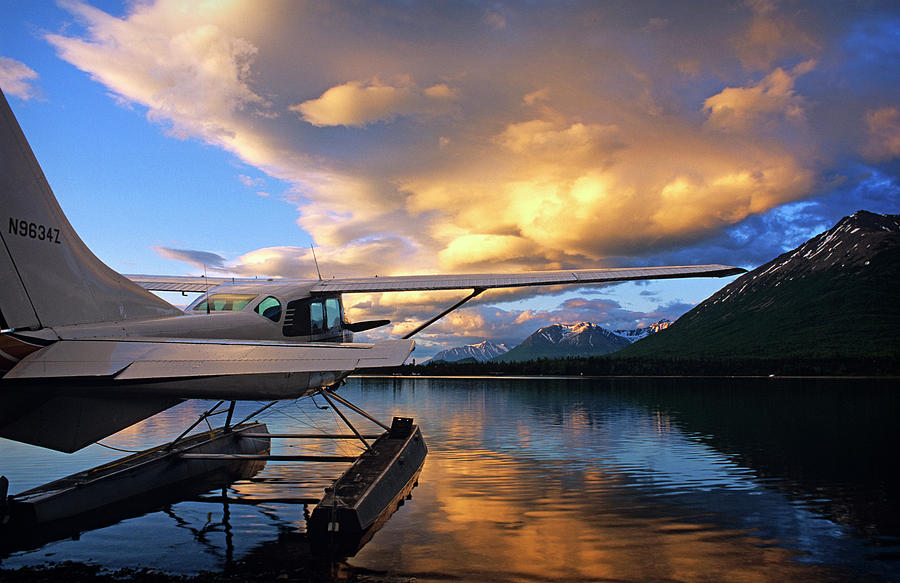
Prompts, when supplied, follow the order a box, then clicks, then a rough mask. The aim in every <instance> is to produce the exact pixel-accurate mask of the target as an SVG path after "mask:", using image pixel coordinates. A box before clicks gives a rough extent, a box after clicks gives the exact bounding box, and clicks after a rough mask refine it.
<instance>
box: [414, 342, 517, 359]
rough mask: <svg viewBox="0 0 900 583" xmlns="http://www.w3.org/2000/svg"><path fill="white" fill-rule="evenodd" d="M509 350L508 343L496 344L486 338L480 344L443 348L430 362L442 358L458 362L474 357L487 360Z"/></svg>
mask: <svg viewBox="0 0 900 583" xmlns="http://www.w3.org/2000/svg"><path fill="white" fill-rule="evenodd" d="M508 351H509V347H508V346H507V345H506V344H494V343H493V342H491V341H490V340H485V341H484V342H480V343H478V344H467V345H465V346H458V347H456V348H450V349H448V350H442V351H440V352H438V353H437V354H435V355H434V356H432V357H431V360H430V362H438V361H441V360H443V361H445V362H456V361H458V360H463V359H466V358H472V359H474V360H477V361H478V362H485V361H488V360H490V359H492V358H494V357H495V356H500V355H501V354H504V353H506V352H508Z"/></svg>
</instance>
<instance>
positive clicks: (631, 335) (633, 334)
mask: <svg viewBox="0 0 900 583" xmlns="http://www.w3.org/2000/svg"><path fill="white" fill-rule="evenodd" d="M671 325H672V321H671V320H660V321H659V322H654V323H653V324H650V325H649V326H641V327H639V328H634V329H632V330H613V334H615V335H617V336H621V337H622V338H624V339H625V340H628V341H629V342H637V341H638V340H641V339H642V338H646V337H647V336H650V335H651V334H654V333H656V332H659V331H660V330H665V329H666V328H668V327H669V326H671Z"/></svg>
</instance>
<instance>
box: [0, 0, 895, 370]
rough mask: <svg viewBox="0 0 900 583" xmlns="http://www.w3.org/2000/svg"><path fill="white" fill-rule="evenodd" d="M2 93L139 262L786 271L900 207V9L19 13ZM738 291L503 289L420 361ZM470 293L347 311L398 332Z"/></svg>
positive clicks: (177, 266) (296, 267)
mask: <svg viewBox="0 0 900 583" xmlns="http://www.w3.org/2000/svg"><path fill="white" fill-rule="evenodd" d="M0 10H2V15H3V25H2V34H0V87H2V88H3V91H4V93H5V94H6V96H7V98H8V99H9V100H10V102H11V105H12V107H13V110H14V112H15V114H16V116H17V117H18V119H19V123H20V124H21V125H22V127H23V129H24V131H25V133H26V135H27V137H28V139H29V141H30V143H31V145H32V148H33V149H34V150H35V153H36V155H37V157H38V160H39V161H40V163H41V165H42V167H43V169H44V172H45V173H46V175H47V178H48V180H49V182H50V184H51V186H52V187H53V189H54V192H55V193H56V196H57V198H58V199H59V201H60V204H61V205H62V206H63V209H64V210H65V211H66V213H67V215H68V217H69V219H70V221H71V222H72V224H73V225H74V226H75V228H76V229H77V230H78V232H79V234H80V235H81V236H82V238H83V239H84V240H85V241H86V242H87V243H88V245H89V246H90V247H91V248H92V249H93V250H94V251H95V253H96V254H97V255H98V256H99V257H100V258H101V259H103V260H104V261H106V262H107V263H108V264H109V265H110V266H112V267H113V268H115V269H117V270H119V271H122V272H126V273H159V274H197V273H200V272H202V270H203V269H204V267H203V266H204V265H205V266H206V269H207V270H209V271H211V272H218V273H230V274H237V275H282V276H292V277H306V276H314V274H315V269H314V267H313V265H312V262H311V257H310V254H309V245H310V244H312V243H314V244H315V245H316V247H317V254H318V256H319V260H320V263H321V264H322V269H323V273H324V274H325V275H326V276H327V275H332V274H333V275H336V276H344V275H346V276H350V275H371V274H376V273H377V274H403V273H435V272H473V271H475V272H484V271H515V270H522V269H527V270H533V269H556V268H575V267H598V266H639V265H655V264H692V263H727V264H732V265H740V266H743V267H747V268H752V267H755V266H757V265H759V264H761V263H764V262H765V261H768V260H769V259H771V258H772V257H774V256H775V255H777V254H779V253H781V252H783V251H784V250H787V249H790V248H792V247H794V246H796V245H798V244H800V243H801V242H803V241H804V240H806V239H807V238H808V237H810V236H812V235H814V234H815V233H817V232H820V231H821V230H823V229H825V228H828V227H830V226H831V225H833V224H834V223H835V222H836V221H837V220H838V219H839V218H840V217H842V216H844V215H847V214H850V213H852V212H854V211H856V210H858V209H866V210H871V211H874V212H882V213H897V212H900V209H898V207H900V204H898V201H900V196H898V195H900V182H898V176H900V97H898V96H900V90H898V82H900V77H898V76H897V75H893V74H888V72H890V71H896V70H898V68H900V8H898V7H897V6H896V4H895V3H891V2H884V3H879V2H868V3H866V4H865V5H851V4H849V3H841V4H838V3H829V4H827V5H822V4H820V3H815V2H781V3H779V2H768V1H764V0H759V1H748V2H733V3H719V4H716V5H715V6H705V5H699V4H696V3H678V2H675V3H672V2H638V3H625V4H614V3H604V4H601V5H598V4H597V3H581V2H571V3H566V4H562V5H561V4H559V3H540V2H539V3H529V4H527V5H523V4H519V3H509V4H506V3H502V2H490V3H479V2H468V3H450V4H444V5H438V6H434V5H431V4H427V3H421V4H407V3H365V4H363V5H358V4H344V3H330V4H323V3H304V2H287V1H284V2H277V1H271V2H266V3H250V2H233V1H232V2H228V1H217V2H212V1H210V2H179V1H175V0H171V1H165V0H159V1H144V2H126V3H122V2H89V3H81V2H74V1H72V2H69V1H67V2H60V3H51V2H12V1H7V0H0ZM724 283H727V281H723V280H696V281H680V282H674V281H669V282H658V283H642V284H623V285H620V286H614V287H608V288H600V289H593V290H576V291H568V292H565V293H551V294H543V295H540V294H537V293H535V292H534V291H533V290H530V291H516V292H514V293H506V294H499V293H495V294H494V295H486V297H484V299H482V300H481V301H480V302H479V303H477V304H474V305H473V306H472V307H471V308H467V309H464V310H462V311H460V312H459V313H458V314H456V315H455V316H454V317H451V318H448V319H447V320H445V321H444V322H442V323H441V324H440V325H437V326H436V327H435V328H433V329H430V331H429V333H428V334H425V335H423V336H422V337H421V338H420V342H419V349H418V350H417V355H418V356H420V357H422V356H426V355H428V354H430V353H433V352H435V351H437V350H438V349H440V348H444V347H447V346H452V345H458V344H463V343H467V342H478V341H480V340H482V339H484V338H491V339H494V340H496V341H502V342H511V343H516V342H518V341H520V340H521V339H522V338H524V337H525V336H526V335H527V334H528V333H530V332H531V331H533V330H535V329H536V328H538V327H539V326H542V325H546V324H549V323H552V322H572V321H579V320H590V321H594V322H596V323H599V324H601V325H604V326H606V327H609V328H619V327H635V326H638V325H645V324H647V323H649V322H652V321H655V320H658V319H661V318H669V319H675V318H677V317H678V316H679V315H681V314H682V313H684V311H686V310H688V309H690V307H691V306H692V305H694V304H696V303H697V302H699V301H701V300H703V299H704V298H705V297H707V296H708V295H709V294H710V293H712V292H713V291H715V290H716V289H718V288H719V287H720V286H721V285H724ZM453 299H454V297H453V296H451V295H439V296H434V295H426V294H412V295H407V296H398V295H396V294H386V295H383V296H371V297H369V296H354V297H351V298H348V301H347V304H348V306H349V307H350V315H351V318H354V319H362V318H368V317H390V318H391V319H392V320H393V321H394V326H393V327H391V328H390V329H384V330H381V331H379V332H378V333H377V334H381V335H396V334H400V333H402V332H403V331H404V330H405V329H408V328H409V327H411V326H413V325H414V323H415V322H416V321H419V320H421V319H424V318H426V317H428V315H430V313H433V312H434V311H436V310H439V309H440V308H441V307H443V306H444V305H445V304H449V303H451V302H452V301H453Z"/></svg>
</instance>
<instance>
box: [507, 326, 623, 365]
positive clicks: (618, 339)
mask: <svg viewBox="0 0 900 583" xmlns="http://www.w3.org/2000/svg"><path fill="white" fill-rule="evenodd" d="M629 344H631V341H630V340H628V339H627V338H623V337H622V336H619V335H617V334H614V333H613V332H610V331H609V330H606V329H605V328H601V327H600V326H597V325H596V324H592V323H590V322H580V323H578V324H554V325H552V326H545V327H544V328H541V329H540V330H538V331H537V332H535V333H534V334H532V335H531V336H529V337H528V338H526V339H525V340H523V341H522V343H521V344H519V345H518V346H516V347H515V348H513V349H512V350H510V351H509V352H507V353H506V354H502V355H500V356H498V357H496V358H494V359H493V360H494V361H496V362H516V361H521V360H535V359H538V358H565V357H571V356H599V355H602V354H609V353H610V352H615V351H616V350H619V349H621V348H624V347H626V346H628V345H629Z"/></svg>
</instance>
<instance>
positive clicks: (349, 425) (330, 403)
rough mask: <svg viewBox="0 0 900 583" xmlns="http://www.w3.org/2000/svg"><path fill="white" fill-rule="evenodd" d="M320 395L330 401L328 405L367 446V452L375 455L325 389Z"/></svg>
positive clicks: (320, 391)
mask: <svg viewBox="0 0 900 583" xmlns="http://www.w3.org/2000/svg"><path fill="white" fill-rule="evenodd" d="M319 394H320V395H322V397H324V398H325V400H326V401H328V404H329V405H331V408H332V409H334V411H335V412H336V413H337V414H338V415H339V416H340V418H341V419H342V420H343V421H344V423H346V424H347V427H349V428H350V431H352V432H353V434H354V435H355V436H356V437H357V439H359V440H360V441H361V442H362V443H363V445H364V446H366V451H367V452H369V453H374V451H373V450H372V448H371V447H370V446H369V442H368V441H366V438H365V437H363V436H362V434H360V432H359V431H357V430H356V427H353V424H352V423H350V420H349V419H347V417H346V415H344V413H343V412H342V411H341V410H340V409H338V408H337V405H335V404H334V401H332V400H331V399H329V398H328V394H327V393H326V392H325V391H324V390H323V389H319ZM341 401H343V399H341Z"/></svg>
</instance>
